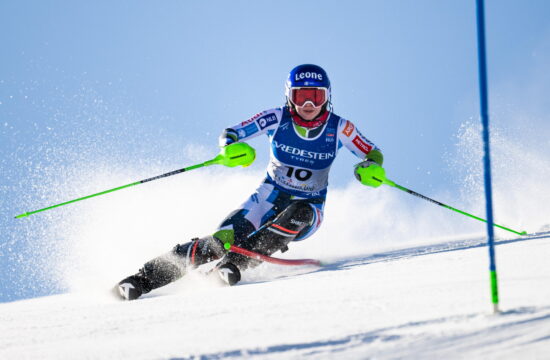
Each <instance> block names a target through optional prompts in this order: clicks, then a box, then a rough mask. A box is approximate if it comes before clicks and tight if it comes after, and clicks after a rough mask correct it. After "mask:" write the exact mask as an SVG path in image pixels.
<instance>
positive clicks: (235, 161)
mask: <svg viewBox="0 0 550 360" xmlns="http://www.w3.org/2000/svg"><path fill="white" fill-rule="evenodd" d="M255 158H256V152H255V151H254V149H253V148H252V147H250V146H249V145H248V144H246V143H235V144H232V145H229V146H226V147H224V148H223V149H222V151H221V153H220V154H218V156H216V157H215V158H213V159H212V160H208V161H205V162H203V163H200V164H196V165H192V166H189V167H186V168H183V169H178V170H174V171H170V172H167V173H165V174H162V175H158V176H153V177H150V178H148V179H143V180H140V181H136V182H133V183H131V184H127V185H123V186H119V187H116V188H113V189H109V190H105V191H101V192H98V193H95V194H92V195H88V196H83V197H80V198H78V199H73V200H69V201H65V202H63V203H60V204H56V205H51V206H48V207H45V208H43V209H38V210H34V211H28V212H25V213H23V214H19V215H17V216H16V217H15V218H16V219H20V218H24V217H27V216H29V215H32V214H36V213H39V212H42V211H46V210H50V209H54V208H57V207H60V206H64V205H67V204H72V203H75V202H77V201H81V200H86V199H89V198H92V197H95V196H99V195H103V194H108V193H110V192H113V191H118V190H122V189H126V188H129V187H132V186H136V185H139V184H143V183H146V182H149V181H153V180H158V179H162V178H165V177H168V176H172V175H176V174H181V173H183V172H186V171H191V170H194V169H198V168H201V167H204V166H210V165H215V164H219V165H225V166H228V167H235V166H239V165H242V166H248V165H250V164H251V163H252V162H253V161H254V159H255Z"/></svg>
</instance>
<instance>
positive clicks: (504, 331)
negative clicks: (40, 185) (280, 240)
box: [0, 233, 550, 359]
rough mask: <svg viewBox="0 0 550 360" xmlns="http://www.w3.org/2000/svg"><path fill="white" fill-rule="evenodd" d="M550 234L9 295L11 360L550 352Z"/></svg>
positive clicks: (1, 352)
mask: <svg viewBox="0 0 550 360" xmlns="http://www.w3.org/2000/svg"><path fill="white" fill-rule="evenodd" d="M548 254H550V235H549V234H548V233H543V234H540V235H538V236H529V237H525V238H522V239H511V240H508V241H502V242H499V245H498V246H497V266H498V275H499V285H500V299H501V303H500V307H501V313H500V314H497V315H493V314H492V305H491V302H490V291H489V271H488V255H487V248H486V247H485V246H483V240H482V239H470V240H463V241H454V242H439V243H436V244H432V245H423V246H415V247H411V246H408V247H404V248H402V249H397V250H391V251H386V252H378V253H374V254H366V255H364V256H356V257H349V256H348V257H344V258H341V259H338V260H332V261H330V262H329V263H328V264H326V265H325V266H324V267H322V268H314V267H301V268H296V267H283V266H276V265H268V264H264V265H261V266H260V267H258V268H257V269H256V270H255V271H252V272H248V273H246V274H245V276H244V279H243V282H242V283H240V284H239V285H238V286H234V287H224V286H221V285H220V283H218V282H217V281H215V280H214V279H211V278H205V277H204V276H202V275H201V274H198V273H191V274H189V275H188V276H187V277H185V278H183V279H182V280H180V281H178V282H176V283H174V284H171V285H169V286H167V287H165V288H163V289H158V290H156V291H153V292H152V293H150V294H148V295H146V296H145V297H143V298H142V299H140V300H137V301H133V302H121V301H118V300H116V299H114V297H112V296H111V294H110V293H108V292H107V291H106V290H105V289H103V291H101V292H83V291H80V292H73V293H69V294H62V295H54V296H48V297H43V298H36V299H31V300H23V301H17V302H12V303H4V304H0V320H1V323H2V328H1V330H0V358H2V359H221V358H230V359H235V358H251V359H303V358H307V359H365V358H375V359H398V358H415V359H449V358H451V359H452V358H467V359H519V358H522V359H548V358H550V286H548V284H550V267H548V266H547V258H548Z"/></svg>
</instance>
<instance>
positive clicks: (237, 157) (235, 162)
mask: <svg viewBox="0 0 550 360" xmlns="http://www.w3.org/2000/svg"><path fill="white" fill-rule="evenodd" d="M216 159H218V160H219V162H218V163H219V164H222V165H225V166H228V167H235V166H239V165H242V166H243V167H246V166H250V165H251V164H252V163H253V162H254V160H255V159H256V150H254V148H253V147H252V146H250V145H248V144H247V143H244V142H236V143H232V144H229V145H227V146H225V147H223V148H222V151H221V153H220V154H219V155H218V156H217V157H216Z"/></svg>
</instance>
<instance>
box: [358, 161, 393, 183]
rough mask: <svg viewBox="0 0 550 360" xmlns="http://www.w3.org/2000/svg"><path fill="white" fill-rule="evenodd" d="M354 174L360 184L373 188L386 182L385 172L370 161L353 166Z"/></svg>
mask: <svg viewBox="0 0 550 360" xmlns="http://www.w3.org/2000/svg"><path fill="white" fill-rule="evenodd" d="M354 174H355V177H356V178H357V180H359V181H360V182H361V184H363V185H367V186H372V187H375V188H376V187H379V186H380V185H382V184H383V183H384V182H385V181H386V170H384V168H383V167H382V166H380V165H379V164H378V163H376V162H375V161H372V160H364V161H362V162H360V163H359V164H357V165H355V170H354Z"/></svg>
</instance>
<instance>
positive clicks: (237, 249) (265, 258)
mask: <svg viewBox="0 0 550 360" xmlns="http://www.w3.org/2000/svg"><path fill="white" fill-rule="evenodd" d="M224 247H225V250H227V251H231V252H234V253H237V254H241V255H244V256H246V257H249V258H252V259H256V260H261V261H265V262H268V263H271V264H277V265H290V266H299V265H315V266H322V264H321V262H320V261H319V260H313V259H294V260H289V259H279V258H274V257H271V256H267V255H262V254H259V253H257V252H254V251H250V250H247V249H243V248H241V247H238V246H236V245H231V244H230V243H225V244H224Z"/></svg>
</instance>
